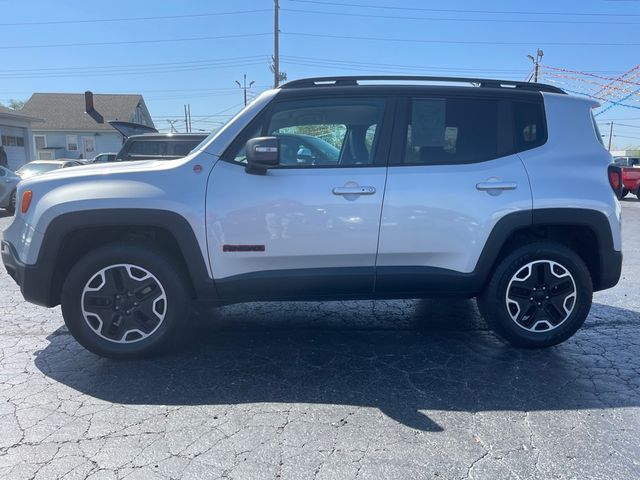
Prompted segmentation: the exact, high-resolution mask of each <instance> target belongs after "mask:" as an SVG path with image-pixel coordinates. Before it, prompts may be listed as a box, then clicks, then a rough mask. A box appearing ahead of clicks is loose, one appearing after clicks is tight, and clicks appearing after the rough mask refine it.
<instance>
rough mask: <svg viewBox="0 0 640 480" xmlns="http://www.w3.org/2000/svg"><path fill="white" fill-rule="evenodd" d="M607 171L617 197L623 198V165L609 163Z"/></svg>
mask: <svg viewBox="0 0 640 480" xmlns="http://www.w3.org/2000/svg"><path fill="white" fill-rule="evenodd" d="M607 173H608V175H609V185H611V188H612V189H613V191H614V192H615V194H616V197H618V198H619V199H621V198H622V190H623V189H624V185H623V184H622V167H620V166H619V165H613V164H612V165H609V168H608V170H607Z"/></svg>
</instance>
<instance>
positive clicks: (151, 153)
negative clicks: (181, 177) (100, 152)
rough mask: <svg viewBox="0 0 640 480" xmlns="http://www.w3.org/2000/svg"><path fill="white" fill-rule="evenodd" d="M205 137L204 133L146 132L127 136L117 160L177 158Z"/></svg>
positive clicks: (187, 152) (185, 153)
mask: <svg viewBox="0 0 640 480" xmlns="http://www.w3.org/2000/svg"><path fill="white" fill-rule="evenodd" d="M205 138H207V134H204V133H144V134H142V135H132V136H130V137H129V138H127V141H126V142H124V145H123V146H122V148H121V149H120V151H119V152H118V154H117V155H116V162H127V161H132V160H175V159H177V158H182V157H184V156H186V155H188V154H189V152H190V151H191V150H193V149H194V148H196V147H197V146H198V145H199V144H200V143H201V142H202V141H203V140H204V139H205Z"/></svg>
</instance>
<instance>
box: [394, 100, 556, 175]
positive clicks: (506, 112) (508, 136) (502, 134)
mask: <svg viewBox="0 0 640 480" xmlns="http://www.w3.org/2000/svg"><path fill="white" fill-rule="evenodd" d="M465 93H466V92H465ZM449 98H451V99H454V98H455V99H471V100H494V101H497V102H498V128H499V131H498V138H497V153H496V156H494V157H491V158H486V159H484V160H480V161H477V160H476V161H458V162H437V163H429V164H428V165H425V164H424V163H418V162H412V163H404V161H403V160H404V158H405V153H406V148H407V130H408V127H409V122H410V119H411V102H412V101H413V100H437V99H449ZM516 102H518V103H531V104H535V105H539V106H540V107H541V109H542V120H543V125H544V140H543V141H542V142H541V143H540V144H537V145H534V146H532V147H531V148H526V149H522V150H518V149H517V148H516V131H515V128H514V126H515V123H514V122H515V114H514V104H515V103H516ZM394 123H395V128H394V131H393V138H392V141H391V150H390V155H389V167H433V166H447V165H452V166H453V165H472V164H477V163H485V162H490V161H493V160H497V159H499V158H505V157H508V156H511V155H517V154H518V153H520V152H525V151H529V150H533V149H535V148H539V147H542V146H543V145H545V144H546V143H547V141H548V129H547V116H546V111H545V108H544V101H543V99H542V96H540V97H539V100H538V99H528V98H525V99H521V98H510V97H508V96H500V95H495V96H493V95H491V96H490V95H473V94H457V92H456V93H455V94H451V93H444V94H442V93H433V94H430V93H427V92H425V93H418V92H416V93H410V94H405V95H401V96H399V97H398V100H397V112H396V117H395V122H394Z"/></svg>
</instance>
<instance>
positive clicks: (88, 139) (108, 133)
mask: <svg viewBox="0 0 640 480" xmlns="http://www.w3.org/2000/svg"><path fill="white" fill-rule="evenodd" d="M93 102H94V108H95V110H96V112H97V113H98V114H100V115H101V116H102V117H103V119H104V122H102V123H98V122H97V121H96V120H95V119H94V118H92V117H91V116H90V115H88V114H87V113H85V96H84V94H82V93H34V94H33V95H32V96H31V98H30V99H29V100H28V101H27V103H26V104H25V105H24V107H23V108H22V110H20V113H23V114H25V115H30V116H33V117H36V118H41V119H43V120H44V122H42V123H38V124H37V125H34V126H33V142H32V145H33V149H34V151H35V155H34V156H33V157H32V158H31V159H36V158H37V159H40V160H54V159H56V158H93V157H94V156H96V155H97V154H99V153H107V152H117V151H118V150H120V147H121V146H122V143H123V137H122V135H121V134H120V133H118V132H117V131H116V130H115V129H114V128H113V127H112V126H111V125H109V123H108V122H109V121H113V120H119V121H123V122H134V123H139V124H142V125H147V126H149V127H153V126H154V125H153V120H152V119H151V115H150V114H149V110H147V106H146V105H145V103H144V99H143V98H142V95H119V94H94V95H93Z"/></svg>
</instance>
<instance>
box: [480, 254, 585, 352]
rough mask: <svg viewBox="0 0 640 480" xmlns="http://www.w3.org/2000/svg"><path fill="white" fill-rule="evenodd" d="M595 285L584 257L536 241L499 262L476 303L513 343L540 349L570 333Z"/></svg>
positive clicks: (581, 317)
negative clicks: (583, 259)
mask: <svg viewBox="0 0 640 480" xmlns="http://www.w3.org/2000/svg"><path fill="white" fill-rule="evenodd" d="M592 295H593V285H592V282H591V276H590V274H589V270H588V269H587V267H586V265H585V264H584V262H583V261H582V259H581V258H580V257H579V256H578V255H577V254H576V253H574V252H573V251H571V250H570V249H568V248H567V247H565V246H563V245H560V244H556V243H552V242H537V243H531V244H529V245H525V246H523V247H520V248H518V249H517V250H515V251H514V252H512V253H511V254H509V255H508V256H507V257H506V258H504V259H503V260H502V261H501V262H500V263H499V264H498V266H497V268H496V270H495V272H494V274H493V277H492V279H491V280H490V282H489V284H488V285H487V287H486V289H485V291H484V292H483V293H482V295H481V296H480V297H479V298H478V307H479V309H480V312H481V313H482V315H483V317H484V318H485V320H486V321H487V323H488V324H489V326H490V327H491V328H492V329H493V330H494V331H495V332H496V333H497V334H498V335H500V336H501V337H503V338H505V339H506V340H507V341H509V342H510V343H511V344H513V345H516V346H520V347H529V348H541V347H549V346H552V345H557V344H558V343H561V342H563V341H565V340H566V339H568V338H569V337H571V336H572V335H573V334H574V333H575V332H576V331H577V330H578V329H579V328H580V326H581V325H582V324H583V323H584V320H585V319H586V318H587V315H588V314H589V310H590V309H591V299H592Z"/></svg>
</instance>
